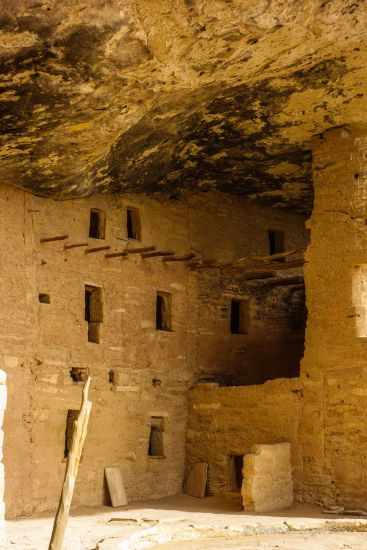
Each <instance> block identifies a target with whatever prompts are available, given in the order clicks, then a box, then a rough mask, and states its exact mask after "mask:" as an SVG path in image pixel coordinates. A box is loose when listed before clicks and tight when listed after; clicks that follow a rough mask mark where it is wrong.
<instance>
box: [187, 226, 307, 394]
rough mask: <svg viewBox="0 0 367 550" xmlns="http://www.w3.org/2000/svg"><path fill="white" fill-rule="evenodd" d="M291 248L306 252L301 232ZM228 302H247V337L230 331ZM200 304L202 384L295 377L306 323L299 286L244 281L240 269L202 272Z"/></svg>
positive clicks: (290, 271) (296, 273) (296, 271)
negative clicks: (205, 381)
mask: <svg viewBox="0 0 367 550" xmlns="http://www.w3.org/2000/svg"><path fill="white" fill-rule="evenodd" d="M292 244H293V247H297V248H304V247H305V236H304V235H303V233H302V232H298V239H297V238H296V237H294V239H293V243H292ZM262 253H263V254H266V252H264V250H262ZM279 273H280V272H279ZM302 273H303V271H302V268H294V269H287V270H286V271H284V272H283V276H285V277H293V276H299V275H302ZM232 298H241V299H243V300H247V301H248V304H249V305H248V308H249V312H248V327H247V334H231V332H230V331H229V330H228V317H229V315H230V301H231V299H232ZM198 300H199V302H200V303H201V304H203V307H202V308H201V315H200V317H199V318H198V335H199V337H198V339H197V357H198V359H197V367H198V369H199V370H200V373H201V378H202V379H210V377H212V380H213V381H219V382H220V383H222V384H226V385H250V384H261V383H263V382H265V381H266V380H271V379H273V378H283V377H287V378H288V377H297V376H299V368H300V362H301V359H302V357H303V352H304V339H305V322H306V311H305V289H304V286H303V284H302V283H301V284H290V285H285V286H276V285H275V286H273V280H271V281H269V279H253V280H247V279H246V272H245V270H244V269H243V268H241V267H239V268H214V269H206V270H200V271H198Z"/></svg>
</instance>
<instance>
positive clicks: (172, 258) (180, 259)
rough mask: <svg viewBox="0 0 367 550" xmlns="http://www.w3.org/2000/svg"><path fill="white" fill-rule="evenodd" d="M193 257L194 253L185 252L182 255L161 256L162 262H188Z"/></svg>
mask: <svg viewBox="0 0 367 550" xmlns="http://www.w3.org/2000/svg"><path fill="white" fill-rule="evenodd" d="M194 258H195V254H185V255H184V256H167V257H164V258H162V262H165V263H167V262H189V261H190V260H193V259H194Z"/></svg>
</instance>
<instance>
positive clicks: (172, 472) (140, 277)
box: [0, 186, 304, 517]
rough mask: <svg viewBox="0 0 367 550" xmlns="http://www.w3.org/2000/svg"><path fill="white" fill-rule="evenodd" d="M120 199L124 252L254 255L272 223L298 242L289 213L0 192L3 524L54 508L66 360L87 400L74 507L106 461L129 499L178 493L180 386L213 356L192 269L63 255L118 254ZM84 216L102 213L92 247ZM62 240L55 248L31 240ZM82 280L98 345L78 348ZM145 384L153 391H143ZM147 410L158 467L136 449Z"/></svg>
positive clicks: (83, 333)
mask: <svg viewBox="0 0 367 550" xmlns="http://www.w3.org/2000/svg"><path fill="white" fill-rule="evenodd" d="M127 205H129V206H136V207H138V208H139V209H140V214H141V219H142V240H141V242H139V243H133V246H145V245H147V246H150V245H155V246H156V247H157V248H160V249H172V250H174V251H175V252H176V253H178V254H183V253H186V252H189V251H194V252H195V253H197V254H199V255H201V256H202V257H204V258H215V259H217V260H219V261H220V260H223V261H224V260H225V261H230V260H231V259H236V258H238V257H241V256H243V255H246V254H248V253H254V254H258V253H266V252H267V250H266V238H267V236H266V235H267V229H268V228H269V227H272V226H274V225H281V227H282V228H284V230H285V231H286V232H287V233H288V234H290V235H294V234H296V233H298V234H299V235H303V234H304V229H303V223H304V220H303V219H302V218H301V217H298V216H295V215H291V214H286V213H282V214H281V216H280V214H279V213H278V212H275V211H274V210H271V209H268V208H263V207H255V206H253V205H251V204H249V203H248V202H246V201H243V200H240V199H238V198H236V199H234V198H227V197H223V196H221V195H216V194H205V195H199V196H191V197H187V198H186V200H184V201H166V202H162V201H157V200H154V199H148V198H144V197H142V196H130V197H129V196H127V197H123V198H118V197H115V196H106V197H104V196H96V197H91V198H88V199H80V200H75V201H66V202H57V201H52V200H47V199H41V198H37V197H34V196H31V195H28V194H25V193H23V192H22V191H20V190H17V189H14V188H11V187H7V186H1V187H0V206H1V211H2V226H1V233H0V261H1V263H2V266H3V269H2V275H1V282H2V292H1V293H0V321H1V323H0V327H1V328H0V339H1V343H2V346H1V355H0V359H1V364H0V367H1V368H3V369H4V371H5V372H6V373H7V376H8V396H9V402H8V408H7V413H6V417H5V427H4V430H5V450H4V461H5V471H6V494H5V500H6V507H7V514H8V516H9V517H13V516H16V515H20V514H31V513H35V512H39V511H43V510H50V509H54V508H55V506H56V503H57V500H58V496H59V492H60V487H61V483H62V479H63V475H64V470H65V459H64V444H65V424H66V415H67V411H68V409H77V408H79V404H80V396H81V384H80V383H75V382H73V380H72V379H71V377H70V369H71V367H73V366H74V367H87V368H89V371H90V374H91V376H92V390H91V399H92V401H93V411H92V417H91V421H90V426H89V433H88V437H87V442H86V447H85V451H84V456H83V461H82V464H81V468H80V475H79V478H78V482H77V487H76V493H75V498H74V505H75V506H77V505H80V504H87V505H91V506H93V505H99V504H101V503H103V502H104V500H105V489H104V479H103V477H104V476H103V471H104V468H105V467H106V466H111V465H120V466H121V467H122V469H123V474H124V479H125V483H126V489H127V493H128V497H129V500H138V499H143V498H153V497H154V498H157V497H161V496H166V495H169V494H174V493H177V492H180V491H181V488H182V480H183V475H184V460H185V432H186V422H187V390H188V388H189V387H190V386H191V385H192V384H193V383H194V382H195V381H196V380H197V378H198V377H199V375H200V373H201V372H202V369H201V363H202V362H203V361H205V364H209V363H210V362H211V360H212V358H211V356H210V357H209V359H205V353H206V352H205V348H206V349H207V348H208V343H209V341H208V342H207V343H206V344H205V346H204V347H203V344H202V340H203V339H205V338H206V336H205V335H204V333H203V331H202V330H201V329H202V327H203V323H202V322H201V321H199V320H200V319H201V318H202V317H203V315H204V312H205V311H206V304H205V302H204V301H203V300H202V299H201V298H200V296H199V291H198V288H199V287H198V275H197V273H196V272H194V271H191V270H189V269H188V267H187V266H186V264H184V263H172V264H164V263H163V262H162V261H161V259H158V258H156V259H151V260H143V259H142V258H141V257H140V255H131V256H129V258H128V259H127V260H121V259H119V258H115V259H111V260H106V258H105V257H104V253H105V251H102V252H97V253H94V254H85V248H84V247H80V248H73V249H69V250H64V244H65V243H69V244H70V243H71V244H73V243H74V244H75V243H82V242H85V241H87V242H88V248H91V247H96V246H101V245H108V246H110V247H111V248H110V250H109V251H108V252H114V251H118V250H122V249H123V248H124V247H125V246H126V234H125V229H124V227H125V221H124V215H125V207H126V206H127ZM90 208H100V209H102V210H104V211H105V212H106V215H107V225H106V238H105V241H97V240H94V239H93V240H92V239H88V238H87V237H88V226H89V213H90ZM250 222H251V223H250ZM65 233H67V234H68V235H69V238H68V239H67V240H66V241H55V242H49V243H43V244H41V243H40V239H42V238H44V237H53V236H57V235H63V234H65ZM297 238H300V237H297ZM292 239H293V237H292ZM129 246H131V245H129ZM85 284H91V285H96V286H99V287H102V290H103V302H104V321H103V325H102V328H101V342H100V344H94V343H91V342H88V341H87V325H86V322H85V320H84V286H85ZM208 284H209V287H210V283H208ZM157 290H161V291H166V292H170V293H171V294H172V306H173V308H172V316H173V319H172V322H173V331H172V332H163V331H157V330H156V328H155V297H156V292H157ZM208 292H210V288H209V290H208ZM39 293H46V294H48V295H49V296H50V304H44V303H39V301H38V294H39ZM217 313H218V311H217V310H216V311H213V315H214V316H215V315H216V314H217ZM265 331H266V327H265V326H264V332H265ZM227 334H228V319H227V322H226V323H225V322H224V320H223V318H221V320H220V322H219V323H218V325H216V327H215V328H213V326H211V327H210V328H209V330H208V334H207V336H208V338H210V339H211V341H212V342H214V341H216V351H217V353H218V354H220V353H221V347H222V346H224V345H225V342H226V340H227V339H228V337H227ZM241 338H242V336H239V341H238V346H239V347H240V346H241V345H243V341H241V343H240V340H241ZM199 357H200V361H199V359H198V358H199ZM221 368H223V369H225V368H226V363H225V362H223V363H221ZM110 370H114V371H115V375H116V380H117V383H116V384H115V385H114V384H111V383H110V381H109V371H110ZM153 379H157V380H159V381H160V384H155V385H153V382H152V381H153ZM151 416H163V417H164V418H165V433H164V441H165V456H166V458H165V459H157V458H151V457H149V456H148V453H147V448H148V438H149V422H150V417H151Z"/></svg>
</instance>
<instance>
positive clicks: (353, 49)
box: [0, 0, 367, 211]
mask: <svg viewBox="0 0 367 550" xmlns="http://www.w3.org/2000/svg"><path fill="white" fill-rule="evenodd" d="M0 16H1V17H0V82H1V91H2V94H1V103H0V109H1V114H2V116H1V125H2V126H1V143H0V176H1V179H2V180H3V181H5V182H7V183H11V184H14V185H17V186H22V187H23V188H26V189H30V190H32V191H33V192H35V193H37V194H40V195H53V196H57V197H59V198H63V197H71V196H73V197H75V196H82V195H87V194H90V193H93V192H95V191H98V192H111V191H113V192H115V191H117V192H123V191H132V190H133V191H137V192H149V193H151V192H157V191H162V192H165V193H167V194H168V195H170V196H177V194H178V193H180V192H181V191H182V190H183V189H199V190H209V189H210V190H212V189H219V190H222V191H230V192H233V193H238V194H245V195H248V196H250V197H254V198H260V199H262V200H263V201H266V202H268V203H271V204H275V205H279V206H291V207H293V208H297V209H298V210H303V211H308V210H310V208H311V204H312V191H311V169H310V158H311V155H310V146H309V143H310V138H311V137H312V136H313V135H315V134H318V133H320V132H322V131H324V130H326V129H328V128H330V127H333V126H338V125H343V124H350V123H353V122H356V121H358V122H361V121H363V117H364V118H365V115H363V112H365V109H363V107H364V105H365V88H366V76H367V74H366V73H367V68H366V63H365V59H366V47H367V45H366V40H365V39H363V36H364V34H363V33H364V31H365V28H366V23H367V12H366V10H365V3H364V2H362V1H359V0H353V1H352V0H347V1H345V0H334V1H333V2H331V1H324V0H304V1H303V2H299V1H297V0H291V1H288V2H283V1H282V2H279V1H275V0H260V1H259V0H256V1H255V0H231V1H224V0H154V1H153V2H152V1H151V0H124V1H122V0H109V1H107V0H73V1H65V2H57V1H56V0H37V1H36V0H12V1H6V0H5V1H3V2H2V3H1V8H0Z"/></svg>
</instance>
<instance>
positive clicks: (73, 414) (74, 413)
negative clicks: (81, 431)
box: [64, 409, 79, 458]
mask: <svg viewBox="0 0 367 550" xmlns="http://www.w3.org/2000/svg"><path fill="white" fill-rule="evenodd" d="M78 416H79V411H78V410H75V409H69V410H68V414H67V417H66V429H65V445H64V458H68V456H69V453H70V451H71V444H72V441H73V433H74V423H75V421H76V420H78Z"/></svg>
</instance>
